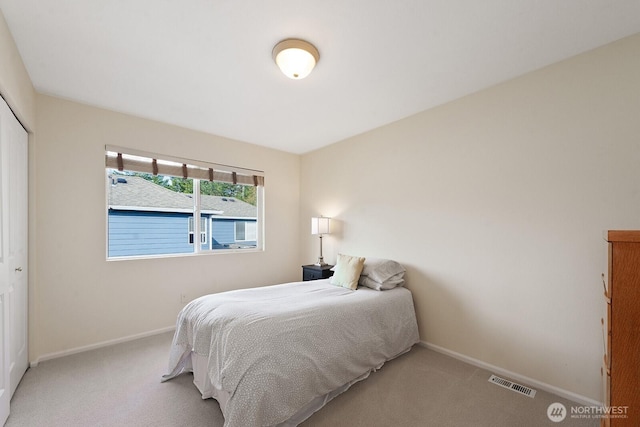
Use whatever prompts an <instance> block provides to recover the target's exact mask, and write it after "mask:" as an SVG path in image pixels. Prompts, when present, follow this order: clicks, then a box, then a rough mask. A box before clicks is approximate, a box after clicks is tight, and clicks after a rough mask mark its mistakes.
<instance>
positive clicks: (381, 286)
mask: <svg viewBox="0 0 640 427" xmlns="http://www.w3.org/2000/svg"><path fill="white" fill-rule="evenodd" d="M358 284H359V285H361V286H366V287H367V288H371V289H373V290H376V291H386V290H389V289H393V288H395V287H396V286H402V285H403V284H404V279H403V278H401V277H400V278H398V277H396V276H394V277H392V278H391V279H388V280H386V281H384V282H383V283H380V282H376V281H375V280H371V279H370V278H369V277H367V276H360V280H358Z"/></svg>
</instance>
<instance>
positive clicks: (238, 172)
mask: <svg viewBox="0 0 640 427" xmlns="http://www.w3.org/2000/svg"><path fill="white" fill-rule="evenodd" d="M105 151H106V155H105V164H106V167H108V168H111V169H117V170H120V171H123V170H127V171H132V172H141V173H150V174H153V175H166V176H175V177H180V178H195V179H200V180H208V181H220V182H228V183H232V184H244V185H254V186H264V172H262V171H258V170H253V169H245V168H239V167H234V166H228V165H222V164H218V163H208V162H202V161H198V160H188V159H181V158H178V157H172V156H164V155H159V154H153V153H147V152H143V151H138V150H131V149H128V148H122V147H116V146H106V147H105Z"/></svg>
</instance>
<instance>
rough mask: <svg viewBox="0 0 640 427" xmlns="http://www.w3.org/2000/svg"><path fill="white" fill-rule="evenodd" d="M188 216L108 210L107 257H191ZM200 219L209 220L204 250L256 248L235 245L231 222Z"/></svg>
mask: <svg viewBox="0 0 640 427" xmlns="http://www.w3.org/2000/svg"><path fill="white" fill-rule="evenodd" d="M191 216H193V215H192V214H191V213H178V212H145V211H134V210H113V209H110V210H109V251H108V257H109V258H112V257H127V256H137V255H165V254H184V253H193V245H191V244H189V240H188V239H189V236H188V227H189V222H188V221H189V217H191ZM203 216H204V217H207V218H212V220H210V221H209V220H208V221H207V223H208V225H209V229H208V230H207V232H208V233H212V237H213V238H212V239H211V240H210V239H207V243H206V244H203V245H202V249H203V250H206V249H229V248H234V247H246V246H256V244H257V242H256V241H240V242H236V241H235V220H234V219H224V218H215V215H214V216H209V215H203ZM242 221H246V220H242ZM254 222H255V221H254ZM210 235H211V234H210ZM196 241H198V239H197V238H196Z"/></svg>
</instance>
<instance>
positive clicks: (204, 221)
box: [188, 216, 208, 245]
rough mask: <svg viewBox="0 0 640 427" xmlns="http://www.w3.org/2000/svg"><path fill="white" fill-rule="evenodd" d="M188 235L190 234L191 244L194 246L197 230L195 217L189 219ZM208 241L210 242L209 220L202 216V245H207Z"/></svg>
mask: <svg viewBox="0 0 640 427" xmlns="http://www.w3.org/2000/svg"><path fill="white" fill-rule="evenodd" d="M188 234H189V244H190V245H193V235H194V234H195V228H194V223H193V217H192V216H190V217H189V230H188ZM207 241H208V239H207V218H205V217H202V216H201V217H200V244H202V245H206V244H207Z"/></svg>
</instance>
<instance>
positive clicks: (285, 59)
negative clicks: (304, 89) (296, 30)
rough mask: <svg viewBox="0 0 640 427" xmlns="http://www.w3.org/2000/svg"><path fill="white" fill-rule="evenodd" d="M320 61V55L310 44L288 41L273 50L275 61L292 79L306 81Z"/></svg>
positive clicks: (300, 41)
mask: <svg viewBox="0 0 640 427" xmlns="http://www.w3.org/2000/svg"><path fill="white" fill-rule="evenodd" d="M319 59H320V53H318V49H316V48H315V46H314V45H312V44H311V43H309V42H306V41H304V40H299V39H286V40H282V41H281V42H280V43H278V44H277V45H275V47H274V48H273V60H274V61H276V64H278V67H280V70H281V71H282V72H283V73H284V75H285V76H287V77H289V78H290V79H295V80H300V79H304V78H305V77H307V76H308V75H309V73H311V70H313V67H315V66H316V64H317V63H318V60H319Z"/></svg>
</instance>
